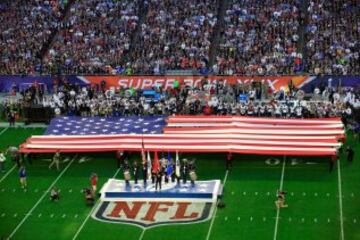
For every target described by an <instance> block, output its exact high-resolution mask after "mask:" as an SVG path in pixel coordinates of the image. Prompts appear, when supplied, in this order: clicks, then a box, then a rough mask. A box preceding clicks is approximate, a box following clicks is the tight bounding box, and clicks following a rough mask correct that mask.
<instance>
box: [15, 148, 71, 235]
mask: <svg viewBox="0 0 360 240" xmlns="http://www.w3.org/2000/svg"><path fill="white" fill-rule="evenodd" d="M75 158H76V155H75V156H74V157H73V159H72V160H71V161H70V162H69V164H68V165H67V166H66V167H65V168H64V170H62V172H61V173H60V174H59V176H58V177H57V178H56V179H55V180H54V181H53V182H52V184H51V185H50V187H49V188H48V189H47V190H46V191H45V192H44V194H43V195H42V196H41V197H40V199H39V200H38V201H37V202H36V203H35V205H34V206H33V207H32V208H31V209H30V211H29V212H28V213H27V214H26V215H25V217H24V218H23V219H22V220H21V222H20V223H19V224H18V225H17V226H16V228H15V229H14V231H12V233H11V234H10V236H9V238H10V239H11V238H12V237H13V236H14V234H15V233H16V232H17V231H18V230H19V228H20V227H21V226H22V225H23V224H24V222H25V221H26V220H27V219H28V217H29V216H30V215H31V214H32V212H33V211H34V210H35V208H36V207H37V206H38V205H39V204H40V203H41V201H42V200H43V199H44V198H45V196H46V195H47V194H48V193H49V191H50V190H51V188H52V187H53V186H54V185H55V184H56V183H57V181H59V179H60V178H61V177H62V176H63V175H64V173H65V172H66V170H67V169H68V168H69V167H70V165H71V164H72V163H73V162H74V160H75Z"/></svg>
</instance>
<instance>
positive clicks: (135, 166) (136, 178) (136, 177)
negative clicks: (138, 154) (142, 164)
mask: <svg viewBox="0 0 360 240" xmlns="http://www.w3.org/2000/svg"><path fill="white" fill-rule="evenodd" d="M133 174H134V183H135V184H137V183H138V178H139V166H138V163H137V161H134V165H133Z"/></svg>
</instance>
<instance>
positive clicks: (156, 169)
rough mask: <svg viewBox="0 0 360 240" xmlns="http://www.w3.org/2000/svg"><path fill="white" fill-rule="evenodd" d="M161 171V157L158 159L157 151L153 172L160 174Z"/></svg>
mask: <svg viewBox="0 0 360 240" xmlns="http://www.w3.org/2000/svg"><path fill="white" fill-rule="evenodd" d="M159 169H160V163H159V157H158V153H157V151H155V153H154V161H153V165H152V172H153V173H158V172H159Z"/></svg>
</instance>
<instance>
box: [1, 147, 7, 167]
mask: <svg viewBox="0 0 360 240" xmlns="http://www.w3.org/2000/svg"><path fill="white" fill-rule="evenodd" d="M5 161H6V157H5V155H4V153H3V151H1V150H0V171H2V172H5Z"/></svg>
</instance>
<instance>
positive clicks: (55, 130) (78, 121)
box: [45, 115, 166, 135]
mask: <svg viewBox="0 0 360 240" xmlns="http://www.w3.org/2000/svg"><path fill="white" fill-rule="evenodd" d="M165 118H166V116H164V115H158V116H141V117H137V116H130V117H57V118H54V119H52V120H51V123H50V125H49V126H48V128H47V130H46V132H45V135H100V134H101V135H112V134H161V133H162V132H163V127H165V126H166V122H165Z"/></svg>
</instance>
